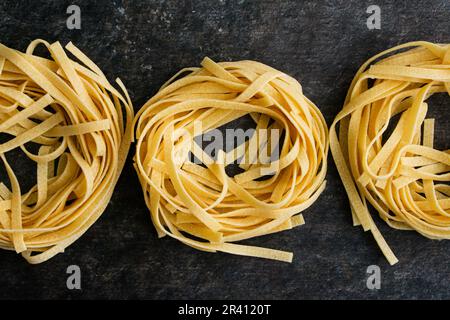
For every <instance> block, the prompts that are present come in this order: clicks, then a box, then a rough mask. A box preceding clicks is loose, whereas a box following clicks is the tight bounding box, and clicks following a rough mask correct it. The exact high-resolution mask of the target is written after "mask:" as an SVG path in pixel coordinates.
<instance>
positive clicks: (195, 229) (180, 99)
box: [134, 58, 328, 261]
mask: <svg viewBox="0 0 450 320" xmlns="http://www.w3.org/2000/svg"><path fill="white" fill-rule="evenodd" d="M186 72H187V73H189V74H188V75H187V76H184V77H181V78H180V79H177V78H179V77H180V76H181V75H183V74H184V73H186ZM246 115H247V116H250V117H251V118H252V119H253V120H254V122H255V123H256V130H255V133H254V134H253V135H252V136H251V137H250V139H249V140H247V141H246V142H245V143H242V144H240V145H234V146H233V148H232V150H225V151H224V150H218V152H217V153H216V154H215V155H214V156H213V155H212V154H209V153H207V152H205V150H203V149H202V148H201V147H200V146H199V145H198V144H197V143H196V142H194V137H198V136H199V135H202V134H207V133H208V132H210V131H211V130H213V129H215V128H218V127H220V126H222V125H225V124H227V123H229V122H231V121H233V120H236V119H239V118H241V117H244V116H246ZM135 121H137V124H136V135H137V145H136V155H135V159H134V160H135V168H136V171H137V173H138V176H139V179H140V182H141V184H142V189H143V192H144V196H145V201H146V203H147V206H148V208H149V209H150V212H151V217H152V221H153V223H154V225H155V227H156V230H157V231H158V234H159V235H160V236H164V235H169V236H171V237H173V238H176V239H178V240H180V241H181V242H183V243H185V244H187V245H189V246H192V247H194V248H197V249H200V250H205V251H211V252H215V251H222V252H228V253H234V254H240V255H248V256H256V257H263V258H269V259H276V260H281V261H291V260H292V254H291V253H289V252H284V251H278V250H272V249H266V248H260V247H253V246H245V245H240V244H235V243H233V242H236V241H241V240H244V239H249V238H252V237H256V236H261V235H265V234H269V233H274V232H279V231H283V230H287V229H291V228H293V227H295V226H298V225H300V224H303V223H304V220H303V217H302V215H301V214H300V212H302V211H303V210H305V209H306V208H308V207H309V206H310V205H311V204H312V203H313V202H314V201H315V200H316V199H317V198H318V197H319V195H320V193H321V192H322V191H323V190H324V188H325V181H324V178H325V175H326V169H327V164H326V158H327V152H328V133H327V126H326V123H325V121H324V119H323V117H322V115H321V113H320V111H319V110H318V108H317V107H316V106H315V105H314V104H313V103H312V102H311V101H309V100H308V99H307V98H306V97H305V96H304V95H303V93H302V89H301V86H300V84H299V83H298V82H297V81H296V80H295V79H293V78H292V77H290V76H288V75H286V74H284V73H282V72H280V71H278V70H275V69H273V68H271V67H268V66H266V65H264V64H262V63H258V62H254V61H239V62H222V63H215V62H213V61H212V60H210V59H208V58H205V59H204V60H203V62H202V68H188V69H183V70H181V71H180V73H178V74H177V75H176V76H175V77H173V78H172V79H171V80H169V81H168V82H167V83H166V84H165V85H164V86H163V87H162V88H161V89H160V91H159V92H158V93H157V94H156V95H155V96H154V97H152V98H151V99H150V100H149V101H148V102H147V103H146V104H145V105H144V106H143V107H142V109H141V110H140V111H139V113H138V116H137V117H136V120H135ZM197 127H200V130H197V131H196V128H197ZM261 130H266V132H267V135H266V137H265V138H260V135H259V134H258V132H260V131H261ZM278 130H279V132H281V135H280V136H279V137H280V138H281V141H280V142H279V143H278V141H274V140H273V139H271V137H272V135H273V134H275V132H278ZM227 142H229V141H227ZM255 143H256V144H255ZM255 145H256V148H252V147H251V146H255ZM276 150H278V151H279V156H278V157H270V160H268V161H266V162H264V161H251V160H255V159H259V157H258V154H261V153H262V154H266V155H270V156H272V155H273V153H274V151H276ZM190 155H193V156H195V158H193V157H191V156H190ZM192 159H198V160H201V163H197V162H196V161H194V160H192ZM242 159H246V160H247V161H242ZM249 160H250V161H249ZM236 162H237V163H239V166H240V168H241V170H242V171H243V172H242V173H240V174H237V175H235V176H234V177H230V176H228V175H227V173H226V170H225V168H226V167H227V166H228V165H229V164H232V163H235V164H236Z"/></svg>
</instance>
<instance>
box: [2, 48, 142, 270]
mask: <svg viewBox="0 0 450 320" xmlns="http://www.w3.org/2000/svg"><path fill="white" fill-rule="evenodd" d="M38 45H43V46H45V48H46V49H47V50H48V51H49V53H50V55H51V57H52V59H46V58H42V57H40V56H37V55H35V54H34V53H33V52H34V50H35V48H36V46H38ZM66 50H67V51H68V52H70V53H71V54H72V55H73V56H74V57H75V58H77V61H75V60H72V59H71V58H69V57H68V56H67V53H66V51H65V50H64V49H63V48H62V46H61V44H60V43H59V42H55V43H53V44H49V43H48V42H46V41H44V40H39V39H38V40H35V41H33V42H31V43H30V45H29V46H28V48H27V50H26V52H25V53H23V52H20V51H17V50H14V49H11V48H8V47H6V46H5V45H3V44H0V132H1V134H2V136H3V137H7V138H8V139H7V141H6V142H2V143H1V144H0V158H1V161H2V163H3V165H4V168H5V169H6V173H7V175H8V177H9V182H10V183H9V184H10V188H9V187H8V186H7V185H6V184H4V183H0V247H1V248H3V249H7V250H15V251H16V252H17V253H21V254H22V256H23V257H24V258H25V259H26V260H27V261H28V262H29V263H33V264H36V263H41V262H44V261H46V260H48V259H50V258H52V257H53V256H55V255H56V254H58V253H60V252H63V251H64V249H65V248H66V247H68V246H69V245H70V244H72V243H73V242H74V241H76V240H77V239H78V238H79V237H80V236H81V235H82V234H83V233H84V232H85V231H86V230H87V229H88V228H89V227H90V226H91V225H92V224H93V223H94V222H95V221H96V220H97V219H98V218H99V216H100V215H101V214H102V213H103V211H104V210H105V208H106V206H107V204H108V202H109V200H110V198H111V195H112V192H113V190H114V186H115V184H116V182H117V179H118V177H119V174H120V172H121V171H122V168H123V165H124V162H125V159H126V156H127V153H128V149H129V146H130V143H131V133H132V119H133V109H132V104H131V101H130V98H129V96H128V93H127V91H126V89H125V87H124V85H123V84H122V82H121V81H120V80H119V79H117V80H116V81H117V83H118V85H119V86H120V88H121V90H122V91H123V94H121V93H119V92H118V91H117V90H116V89H115V88H114V87H113V86H112V85H111V84H110V83H109V82H108V80H107V79H106V77H105V75H104V74H103V73H102V71H101V70H100V69H99V68H98V67H97V66H96V65H95V64H94V63H93V62H92V61H91V60H89V58H87V57H86V56H85V55H84V54H83V53H82V52H81V51H80V50H79V49H78V48H76V47H75V46H74V45H73V44H72V43H69V44H68V45H67V46H66ZM124 96H125V97H124ZM19 148H20V149H19ZM15 149H16V150H17V151H19V150H21V151H22V152H23V153H24V154H25V155H26V156H27V157H28V158H29V159H30V160H32V161H34V163H35V164H36V181H37V183H36V185H34V186H33V187H32V188H31V189H30V190H28V191H27V192H23V190H22V189H21V186H20V183H19V180H18V178H17V176H16V174H15V172H14V170H13V169H12V168H11V166H10V162H11V161H14V159H12V157H11V156H9V155H8V152H9V151H12V150H15ZM33 149H34V150H37V154H36V153H33ZM34 152H35V151H34Z"/></svg>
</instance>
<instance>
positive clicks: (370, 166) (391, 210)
mask: <svg viewBox="0 0 450 320" xmlns="http://www.w3.org/2000/svg"><path fill="white" fill-rule="evenodd" d="M400 49H408V50H406V51H403V52H400V53H398V52H397V51H398V50H400ZM396 52H397V53H396ZM391 53H395V54H391ZM389 54H391V55H389ZM386 55H389V56H387V57H386ZM371 81H372V82H371ZM437 92H441V93H442V92H447V93H448V94H450V45H448V44H433V43H429V42H424V41H418V42H411V43H406V44H403V45H400V46H397V47H394V48H392V49H389V50H387V51H384V52H382V53H380V54H378V55H376V56H375V57H373V58H371V59H370V60H368V61H367V62H366V63H365V64H364V65H363V66H362V67H361V68H360V69H359V71H358V72H357V74H356V76H355V78H354V79H353V82H352V84H351V86H350V89H349V91H348V94H347V98H346V101H345V105H344V108H343V109H342V110H341V112H340V113H339V114H338V115H337V116H336V119H335V120H334V122H333V124H332V126H331V128H330V148H331V151H332V154H333V157H334V160H335V163H336V166H337V168H338V170H339V174H340V176H341V178H342V181H343V183H344V186H345V189H346V190H347V193H348V197H349V199H350V204H351V209H352V214H353V219H354V224H355V225H359V224H361V225H362V227H363V228H364V230H366V231H367V230H371V231H372V233H373V235H374V237H375V239H376V241H377V243H378V245H379V246H380V248H381V250H382V251H383V253H384V255H385V256H386V258H387V259H388V261H389V263H391V264H395V263H396V262H397V261H398V260H397V258H396V257H395V255H394V254H393V252H392V250H391V249H390V248H389V246H388V245H387V243H386V241H385V240H384V239H383V237H382V235H381V234H380V232H379V230H378V228H377V227H376V225H375V224H374V222H373V220H372V218H371V216H370V214H369V210H368V207H367V205H368V204H367V201H368V202H369V203H370V204H372V205H373V207H374V208H375V209H376V210H377V211H378V213H379V215H380V217H381V218H382V219H383V220H384V221H386V223H387V224H389V225H390V226H391V227H393V228H396V229H402V230H410V229H413V230H416V231H417V232H419V233H421V234H422V235H424V236H426V237H429V238H432V239H449V238H450V211H449V209H450V199H449V195H450V187H449V185H448V184H447V183H448V182H449V179H450V173H449V168H450V167H449V166H450V152H449V150H442V151H440V150H436V149H434V148H433V132H434V119H427V118H426V115H427V110H428V104H427V103H426V99H427V98H428V97H430V96H431V95H432V94H434V93H437ZM396 115H399V120H398V122H397V123H394V122H393V121H394V120H393V119H392V118H393V117H394V116H396ZM338 123H339V133H337V132H336V126H337V124H338ZM392 126H393V127H394V129H393V130H392V131H390V130H388V127H392ZM422 127H423V130H422V129H421V128H422Z"/></svg>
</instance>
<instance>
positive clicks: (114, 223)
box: [0, 0, 450, 299]
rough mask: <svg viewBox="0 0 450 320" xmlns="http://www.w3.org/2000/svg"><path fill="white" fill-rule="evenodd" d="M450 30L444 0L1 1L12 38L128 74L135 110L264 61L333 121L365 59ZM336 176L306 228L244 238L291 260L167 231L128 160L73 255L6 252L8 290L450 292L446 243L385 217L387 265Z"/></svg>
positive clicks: (0, 26)
mask: <svg viewBox="0 0 450 320" xmlns="http://www.w3.org/2000/svg"><path fill="white" fill-rule="evenodd" d="M70 4H77V5H79V6H80V8H81V19H82V26H81V30H68V29H67V27H66V19H67V17H68V15H67V14H66V9H67V6H68V5H70ZM372 4H377V5H379V6H380V7H381V10H382V25H381V30H368V28H367V27H366V18H367V17H368V14H367V13H366V9H367V7H368V6H369V5H372ZM449 27H450V2H449V1H448V0H435V1H430V0H409V1H386V0H377V1H372V0H371V1H360V0H352V1H270V0H265V1H244V0H241V1H227V0H226V1H175V0H169V1H163V0H160V1H137V0H136V1H75V0H73V1H70V2H67V1H56V0H55V1H36V0H33V1H31V0H30V1H14V0H2V1H1V2H0V41H1V42H2V43H4V44H6V45H9V46H12V47H14V48H17V49H21V50H24V49H25V48H26V46H27V44H28V43H29V42H30V41H31V40H33V39H35V38H43V39H46V40H48V41H56V40H59V41H61V42H62V43H63V44H65V43H67V42H68V41H69V40H71V41H73V42H74V43H75V44H76V45H77V46H78V47H79V48H80V49H81V50H82V51H83V52H85V53H86V54H87V55H88V56H89V57H90V58H91V59H92V60H93V61H94V62H96V63H97V64H98V65H99V67H100V68H101V69H102V70H103V71H104V72H105V73H106V74H107V76H108V77H109V79H110V80H113V79H114V78H115V77H117V76H119V77H120V78H121V79H122V80H123V82H124V83H125V84H126V86H127V88H128V90H129V92H130V95H131V97H132V99H133V101H134V104H135V109H136V110H138V109H139V107H140V106H141V105H142V104H143V103H144V102H145V101H146V100H147V99H148V98H150V97H151V96H152V95H153V94H154V93H155V92H156V90H157V88H158V87H159V86H160V85H161V84H162V83H163V82H164V81H165V80H167V79H168V77H169V76H171V75H172V74H174V73H175V72H176V71H178V70H179V69H180V68H181V67H186V66H196V65H198V64H199V62H200V61H201V59H202V58H203V57H204V56H206V55H207V56H210V57H211V58H213V59H215V60H217V61H221V60H240V59H253V60H258V61H261V62H263V63H266V64H269V65H271V66H273V67H275V68H278V69H280V70H282V71H285V72H287V73H289V74H291V75H292V76H294V77H296V78H297V79H298V80H299V81H300V82H301V83H302V85H303V88H304V92H305V94H306V95H307V96H308V97H309V98H311V99H312V100H313V101H314V102H315V103H316V104H317V105H318V106H319V107H320V109H321V110H322V112H323V114H324V115H325V117H326V119H327V122H328V124H330V123H331V121H332V119H333V116H334V115H335V114H336V113H337V112H338V110H340V108H341V107H342V102H343V100H344V96H345V93H346V91H347V88H348V86H349V83H350V81H351V79H352V77H353V75H354V73H355V71H356V70H357V68H358V66H359V65H360V64H362V63H363V62H364V61H365V60H366V59H367V58H369V57H371V56H372V55H374V54H376V53H377V52H379V51H381V50H384V49H387V48H389V47H391V46H394V45H396V44H400V43H404V42H407V41H413V40H428V41H434V42H441V43H442V42H450V35H449ZM433 102H434V103H432V105H433V106H432V108H431V109H432V113H434V114H437V115H440V116H439V121H440V122H439V123H438V130H439V132H438V139H439V138H440V139H441V140H445V131H444V129H445V128H446V127H447V128H448V121H449V120H448V118H449V117H448V109H447V108H444V104H446V105H447V106H448V96H446V97H445V96H444V97H443V98H441V99H437V100H433ZM446 147H448V145H447V146H446ZM327 179H328V186H327V189H326V191H325V192H324V193H323V194H322V196H321V197H320V199H319V201H317V202H316V203H315V204H314V206H312V207H311V208H310V209H308V210H307V211H306V212H305V213H304V216H305V219H306V225H304V226H301V227H300V228H297V229H294V230H291V231H288V232H284V233H280V234H276V235H270V236H265V237H261V238H258V239H252V240H250V241H247V242H246V243H247V244H255V245H260V246H266V247H270V248H278V249H285V250H290V251H293V252H294V262H293V263H292V264H286V263H280V262H274V261H268V260H262V259H256V258H248V257H239V256H233V255H228V254H222V253H218V254H209V253H203V252H199V251H195V250H194V249H191V248H189V247H187V246H185V245H182V244H180V243H178V242H176V241H175V240H171V239H162V240H158V239H157V237H156V234H155V232H154V229H153V227H152V225H151V223H150V219H149V213H148V211H147V208H146V206H145V204H144V201H143V198H142V196H141V191H140V187H139V185H138V180H137V178H136V175H135V172H134V170H133V169H132V166H131V161H129V162H128V163H127V165H126V167H125V170H124V172H123V174H122V176H121V179H120V181H119V184H118V186H117V188H116V190H115V193H114V196H113V198H112V201H111V203H110V205H109V207H108V208H107V210H106V211H105V213H104V214H103V216H102V217H101V218H100V219H99V220H98V221H97V223H96V224H95V225H94V226H93V227H92V228H91V229H90V230H89V231H88V232H86V234H85V235H84V236H83V237H82V238H81V239H79V240H78V241H77V242H76V243H75V244H73V245H72V246H71V247H69V248H68V249H67V250H66V253H64V254H60V255H58V256H56V257H55V258H53V259H52V260H50V261H48V262H46V263H44V264H41V265H37V266H32V265H28V264H27V263H26V262H25V261H24V260H23V259H22V258H21V257H20V256H18V255H16V254H15V253H13V252H7V251H0V274H1V277H0V298H40V299H50V298H62V299H74V298H108V299H110V298H150V299H170V298H190V299H207V298H213V299H241V298H251V299H257V298H261V299H269V298H274V299H311V298H312V299H317V298H326V299H346V298H364V299H366V298H370V299H380V298H389V299H396V298H447V299H448V298H450V290H449V285H450V279H449V277H450V264H449V261H450V242H448V241H441V242H439V241H431V240H428V239H425V238H423V237H422V236H420V235H418V234H416V233H414V232H401V231H396V230H391V229H390V228H388V227H387V226H386V225H385V224H384V223H383V222H380V220H379V219H377V222H378V225H379V226H380V228H381V231H382V232H383V234H384V235H385V236H386V239H387V241H388V242H389V244H390V245H391V246H392V248H393V250H394V251H395V253H396V254H397V255H398V258H399V259H400V263H399V264H397V265H396V266H394V267H390V266H389V265H388V264H387V262H386V261H385V259H384V257H383V256H382V254H381V253H380V251H379V249H378V248H377V246H376V244H375V241H374V240H373V239H372V237H371V235H370V234H369V233H364V232H363V231H362V230H361V229H360V228H354V227H352V225H351V215H350V212H349V206H348V202H347V198H346V195H345V192H344V190H343V187H342V185H341V183H340V180H339V176H338V174H337V172H336V169H335V167H334V165H333V163H332V161H331V157H330V165H329V173H328V177H327ZM72 264H76V265H79V266H80V268H81V272H82V290H79V291H77V290H75V291H70V290H68V289H67V288H66V278H67V274H66V269H67V267H68V266H69V265H72ZM373 264H376V265H379V266H380V268H381V270H382V288H381V289H380V290H375V291H370V290H368V289H367V288H366V277H367V274H366V269H367V267H368V266H369V265H373Z"/></svg>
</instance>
